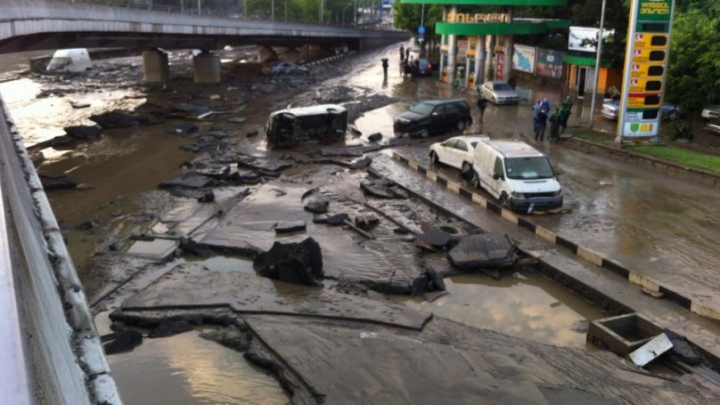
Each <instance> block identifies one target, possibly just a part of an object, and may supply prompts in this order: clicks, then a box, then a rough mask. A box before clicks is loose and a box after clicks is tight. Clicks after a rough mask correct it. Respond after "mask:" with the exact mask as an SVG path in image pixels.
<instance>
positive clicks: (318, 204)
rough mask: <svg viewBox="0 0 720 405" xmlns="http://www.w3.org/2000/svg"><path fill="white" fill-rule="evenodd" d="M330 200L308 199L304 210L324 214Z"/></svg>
mask: <svg viewBox="0 0 720 405" xmlns="http://www.w3.org/2000/svg"><path fill="white" fill-rule="evenodd" d="M329 206H330V201H310V202H308V203H307V204H305V211H307V212H312V213H313V214H324V213H326V212H328V208H329Z"/></svg>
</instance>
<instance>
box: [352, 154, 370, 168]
mask: <svg viewBox="0 0 720 405" xmlns="http://www.w3.org/2000/svg"><path fill="white" fill-rule="evenodd" d="M371 163H372V158H371V157H369V156H366V157H364V158H362V159H360V160H358V161H356V162H355V163H352V164H351V165H350V169H352V170H358V169H366V168H367V167H368V166H370V164H371Z"/></svg>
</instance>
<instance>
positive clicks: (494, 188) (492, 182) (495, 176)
mask: <svg viewBox="0 0 720 405" xmlns="http://www.w3.org/2000/svg"><path fill="white" fill-rule="evenodd" d="M504 186H505V163H504V162H503V159H502V158H501V157H500V156H495V162H494V163H493V170H492V172H491V173H490V179H488V191H490V194H492V195H493V196H494V197H495V198H500V194H502V191H503V189H504Z"/></svg>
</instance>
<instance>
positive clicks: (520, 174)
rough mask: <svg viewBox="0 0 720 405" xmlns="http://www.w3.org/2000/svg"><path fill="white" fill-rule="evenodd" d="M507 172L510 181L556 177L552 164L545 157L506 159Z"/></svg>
mask: <svg viewBox="0 0 720 405" xmlns="http://www.w3.org/2000/svg"><path fill="white" fill-rule="evenodd" d="M505 171H506V172H507V176H508V178H510V179H514V180H532V179H551V178H553V177H555V173H554V172H553V169H552V166H550V162H548V159H547V158H546V157H544V156H536V157H524V158H509V159H505Z"/></svg>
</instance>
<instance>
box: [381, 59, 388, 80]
mask: <svg viewBox="0 0 720 405" xmlns="http://www.w3.org/2000/svg"><path fill="white" fill-rule="evenodd" d="M388 67H390V64H388V60H387V58H383V59H382V68H383V75H384V76H385V78H387V70H388Z"/></svg>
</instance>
